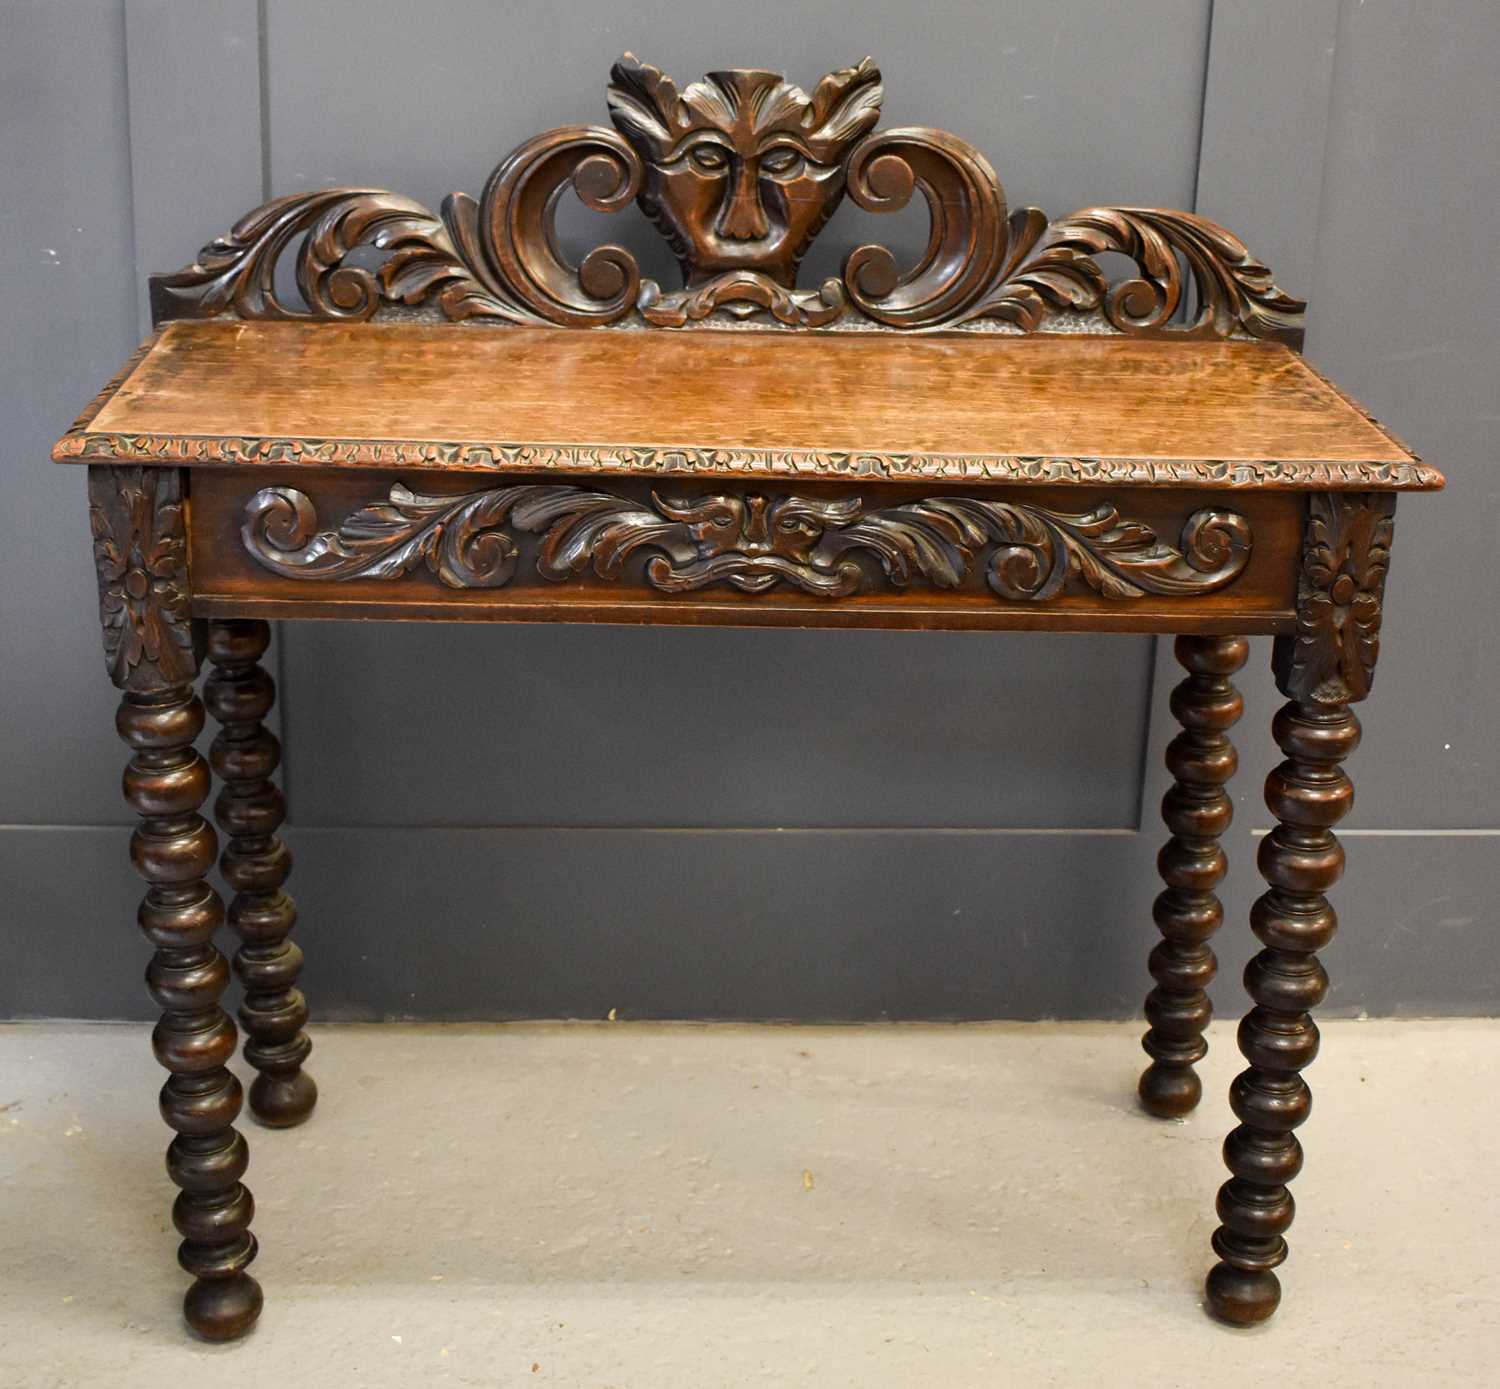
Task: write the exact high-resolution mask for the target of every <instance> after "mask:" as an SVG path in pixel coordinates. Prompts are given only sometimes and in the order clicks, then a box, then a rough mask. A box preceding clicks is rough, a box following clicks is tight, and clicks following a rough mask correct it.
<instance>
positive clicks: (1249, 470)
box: [52, 387, 1443, 491]
mask: <svg viewBox="0 0 1500 1389" xmlns="http://www.w3.org/2000/svg"><path fill="white" fill-rule="evenodd" d="M109 389H111V388H108V387H107V388H106V391H108V390H109ZM96 409H97V407H90V412H89V413H86V414H85V416H84V417H83V418H82V419H80V421H79V422H78V424H76V425H74V427H73V428H72V429H71V430H69V432H68V433H67V434H66V435H64V436H63V438H62V439H61V440H60V441H59V442H58V443H57V445H56V446H55V447H54V449H53V451H52V457H53V458H54V459H55V460H57V461H58V462H60V463H67V462H74V461H100V462H136V463H154V464H157V465H163V466H165V465H174V466H175V465H187V466H192V465H195V464H196V465H204V466H216V465H237V464H244V465H254V464H262V463H297V464H304V465H307V466H309V467H315V466H331V467H370V468H448V469H465V468H468V469H474V470H475V471H490V470H495V471H517V472H535V471H557V472H571V473H589V474H603V475H614V476H631V475H636V476H670V475H674V474H682V475H694V476H705V475H708V476H713V475H719V476H724V477H746V478H794V477H803V478H827V477H840V478H869V479H871V480H877V481H885V482H901V481H933V482H937V481H942V482H986V483H989V482H996V483H1001V482H1003V483H1047V484H1054V485H1057V486H1079V487H1085V486H1097V485H1099V484H1101V483H1104V484H1118V485H1124V484H1132V485H1140V486H1152V487H1230V488H1234V487H1244V488H1258V489H1262V490H1272V491H1274V490H1284V491H1309V490H1312V489H1319V490H1323V489H1336V490H1341V489H1350V490H1354V489H1358V490H1367V489H1377V490H1381V491H1386V490H1392V491H1432V490H1434V489H1437V488H1440V487H1442V485H1443V477H1442V474H1441V473H1439V472H1438V470H1437V469H1436V468H1433V467H1431V466H1429V465H1428V464H1425V463H1421V462H1414V463H1403V462H1396V463H1392V462H1373V461H1372V462H1350V461H1345V460H1308V461H1297V462H1285V461H1277V460H1274V459H1272V460H1258V459H1173V458H1057V457H1030V456H1024V455H1019V454H964V455H959V454H900V453H871V452H859V451H850V452H842V451H831V452H825V451H817V450H810V449H749V448H745V449H723V448H707V447H700V446H696V445H691V444H684V445H630V444H519V443H504V442H495V443H478V442H465V443H443V442H434V441H427V440H413V439H377V440H371V439H297V438H273V437H269V436H264V435H256V436H219V435H204V436H196V437H194V436H182V435H156V434H114V433H94V432H91V431H89V430H88V428H87V425H88V422H89V421H90V420H92V418H93V413H94V412H95V411H96Z"/></svg>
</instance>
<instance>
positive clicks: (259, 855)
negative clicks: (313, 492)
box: [203, 620, 318, 1128]
mask: <svg viewBox="0 0 1500 1389" xmlns="http://www.w3.org/2000/svg"><path fill="white" fill-rule="evenodd" d="M270 641H271V629H270V627H269V626H268V625H267V624H266V623H264V622H259V621H255V620H249V621H227V622H225V621H216V622H211V623H210V624H209V628H208V658H209V660H210V661H211V662H212V663H213V667H214V669H213V673H212V674H211V675H210V676H209V678H208V681H207V683H206V684H205V686H204V691H203V695H204V700H205V702H206V703H207V705H208V710H209V713H211V714H212V715H213V717H214V719H215V720H216V721H217V722H218V723H219V725H220V728H219V733H218V735H217V736H216V737H215V738H214V741H213V747H212V749H211V751H210V753H209V757H210V759H211V760H212V763H213V768H214V771H215V772H216V773H217V774H218V775H219V777H220V779H221V780H222V782H223V790H222V791H221V792H220V794H219V798H218V800H217V801H216V802H215V804H214V817H215V819H217V820H218V822H219V828H220V829H221V830H223V832H224V834H225V835H226V837H227V838H226V842H225V845H224V853H223V856H222V857H221V858H220V860H219V868H220V871H221V872H222V873H223V875H224V881H225V883H226V884H228V886H229V887H230V888H231V889H232V890H233V892H234V896H233V898H232V899H231V900H230V903H229V925H230V928H231V929H232V930H233V931H234V932H235V934H236V935H237V936H239V938H240V940H241V942H242V943H241V945H240V948H239V951H238V952H237V953H236V955H235V957H234V970H235V973H236V974H237V975H238V976H239V980H240V983H241V984H242V985H243V986H244V990H245V998H244V1002H243V1004H242V1005H241V1007H240V1022H241V1024H242V1025H243V1026H244V1029H245V1060H247V1061H248V1062H249V1063H250V1064H251V1065H252V1066H254V1067H255V1069H256V1070H257V1071H259V1072H260V1074H259V1075H258V1076H257V1077H256V1079H255V1083H254V1084H253V1085H251V1087H250V1112H251V1113H252V1114H254V1115H255V1117H256V1118H257V1119H259V1120H260V1122H261V1123H263V1124H265V1125H267V1126H268V1127H271V1128H289V1127H291V1126H292V1125H294V1124H300V1123H301V1122H302V1121H303V1120H304V1119H306V1118H307V1117H308V1115H309V1114H311V1113H312V1109H313V1105H314V1104H315V1103H317V1098H318V1087H317V1085H316V1084H314V1082H313V1078H312V1077H311V1076H310V1075H308V1074H307V1072H306V1071H304V1070H303V1069H302V1065H303V1062H305V1061H306V1060H307V1056H308V1053H309V1052H310V1051H311V1050H312V1043H311V1042H310V1041H309V1040H308V1038H307V1034H306V1033H305V1032H304V1031H303V1030H302V1029H303V1027H304V1026H305V1025H306V1023H307V1001H306V999H304V998H303V996H302V993H301V991H300V990H299V989H298V988H297V987H296V984H297V976H298V975H299V974H300V973H301V972H302V951H301V948H300V947H299V946H298V945H297V944H296V943H295V942H294V941H290V940H288V939H287V934H288V933H289V932H290V931H291V929H292V927H293V926H295V925H296V924H297V908H296V904H295V903H294V902H293V901H292V899H291V897H290V896H288V894H287V893H286V892H285V891H283V890H282V884H283V883H285V882H286V879H287V875H288V874H289V873H290V872H291V870H292V855H291V851H290V850H289V849H288V848H287V847H286V845H285V844H283V843H282V841H281V839H280V837H279V836H278V835H277V833H276V831H277V829H278V827H279V826H280V825H281V822H282V821H283V820H284V819H285V818H286V810H285V807H284V805H283V803H282V799H281V791H280V789H279V788H278V787H277V785H276V783H275V782H274V781H272V780H271V778H272V776H273V775H274V774H275V772H276V768H277V766H278V765H279V764H280V762H281V744H280V742H278V741H277V738H276V735H275V734H274V733H272V732H271V730H270V729H268V728H267V727H266V726H265V722H264V720H265V717H266V715H267V714H269V713H270V712H271V706H272V704H273V703H274V702H275V699H276V685H275V682H274V681H273V680H272V679H271V675H270V672H269V671H267V670H266V669H265V668H264V667H263V666H262V665H261V664H260V658H261V657H262V656H264V655H265V653H266V648H267V647H268V646H269V645H270Z"/></svg>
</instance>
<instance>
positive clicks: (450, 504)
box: [240, 483, 1252, 603]
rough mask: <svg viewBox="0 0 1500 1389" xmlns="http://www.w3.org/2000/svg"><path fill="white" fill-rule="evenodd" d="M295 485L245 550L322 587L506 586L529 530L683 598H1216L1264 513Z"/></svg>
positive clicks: (250, 523)
mask: <svg viewBox="0 0 1500 1389" xmlns="http://www.w3.org/2000/svg"><path fill="white" fill-rule="evenodd" d="M317 526H318V518H317V513H316V509H315V507H314V504H313V502H312V500H311V499H310V498H309V497H308V496H307V495H306V494H305V493H303V492H300V491H298V490H296V489H295V488H291V487H285V486H275V487H266V488H262V489H261V490H260V491H258V492H256V493H255V494H254V495H253V496H252V497H251V498H250V500H249V501H248V503H247V504H246V506H245V510H244V516H243V521H242V525H241V532H240V534H241V539H242V542H243V545H244V547H245V550H246V552H247V553H248V554H250V555H251V556H252V557H253V558H254V559H255V560H256V561H257V563H259V564H260V565H262V566H263V567H264V568H266V569H269V570H271V571H272V572H274V573H277V574H281V575H285V576H287V577H291V578H297V579H308V580H347V579H399V578H403V577H405V576H407V575H409V574H412V573H413V572H414V571H418V570H421V569H425V570H427V571H428V572H429V573H430V574H432V575H434V576H435V577H436V578H437V579H438V580H440V581H441V582H442V583H443V584H445V585H447V586H448V587H450V588H459V589H464V588H471V589H472V588H498V587H502V586H504V585H506V584H508V583H509V582H510V581H511V579H512V578H513V577H514V576H515V574H516V571H517V566H518V564H520V563H521V560H522V549H521V545H520V539H521V537H523V536H531V537H535V538H536V544H535V558H534V564H535V568H536V572H537V573H538V574H539V575H540V576H541V577H542V578H543V579H547V580H552V581H556V582H567V581H569V580H572V579H576V578H578V577H580V576H583V575H586V574H587V575H592V576H594V577H595V578H596V579H600V580H605V581H618V580H621V579H622V578H627V579H628V578H629V577H630V574H629V573H628V572H627V565H628V563H629V561H631V560H632V558H633V557H635V556H637V555H639V556H641V558H642V560H643V565H642V567H641V568H640V570H639V574H638V578H637V580H636V581H638V582H643V583H644V584H645V585H647V586H648V587H650V588H652V589H654V590H656V591H657V592H660V593H665V594H681V593H690V592H694V591H696V590H699V589H703V588H709V587H715V586H723V587H728V588H732V589H736V590H738V591H739V592H741V593H747V594H760V593H766V592H769V591H771V590H773V589H777V588H781V587H783V586H785V587H787V588H791V589H795V590H798V591H800V592H802V593H808V594H813V595H816V596H818V597H822V598H828V599H837V598H842V597H846V596H848V595H851V594H855V593H860V592H866V591H869V590H871V589H873V588H876V587H878V586H881V585H884V586H887V587H889V588H895V589H904V588H906V587H907V586H908V585H911V584H926V585H929V586H931V587H933V588H937V589H954V588H958V587H960V586H962V585H964V584H965V583H967V582H969V581H970V579H971V577H973V576H976V575H982V578H983V582H984V583H985V584H986V585H988V588H989V589H990V590H991V591H992V592H993V593H994V594H995V595H997V596H998V597H1000V598H1002V599H1005V600H1008V601H1012V602H1036V603H1043V602H1046V601H1047V600H1049V599H1051V598H1054V597H1056V596H1057V595H1059V594H1061V593H1062V592H1064V591H1065V589H1066V588H1068V586H1069V585H1073V586H1074V587H1081V588H1083V589H1086V590H1090V591H1092V592H1093V593H1095V594H1098V595H1099V596H1101V597H1103V598H1106V599H1121V600H1129V599H1136V598H1142V597H1145V596H1146V595H1148V594H1152V595H1157V596H1161V597H1178V596H1180V597H1189V596H1193V595H1201V594H1205V593H1211V592H1214V591H1215V590H1217V589H1221V588H1223V587H1225V586H1226V585H1228V584H1229V583H1231V582H1233V580H1234V579H1235V578H1236V577H1237V576H1238V575H1239V574H1240V573H1241V571H1242V570H1243V569H1244V567H1245V565H1246V563H1247V561H1248V559H1249V556H1250V549H1251V544H1252V536H1251V530H1250V524H1249V522H1248V521H1247V520H1246V519H1245V517H1243V516H1241V515H1239V514H1238V513H1236V512H1233V511H1228V510H1199V511H1196V512H1194V513H1193V514H1192V515H1191V516H1189V517H1188V518H1187V520H1186V522H1185V524H1184V525H1183V527H1182V531H1181V535H1180V537H1177V544H1176V545H1173V544H1170V543H1168V542H1167V541H1165V540H1163V539H1162V538H1160V537H1159V536H1158V535H1157V534H1156V532H1155V531H1154V530H1153V529H1152V528H1151V527H1150V526H1148V525H1146V524H1144V523H1143V522H1141V521H1136V520H1132V519H1130V518H1128V517H1125V516H1122V515H1121V514H1120V512H1119V511H1118V510H1117V508H1116V507H1115V506H1114V505H1112V504H1110V503H1108V502H1102V503H1100V504H1098V505H1096V506H1095V507H1093V508H1092V509H1090V510H1086V511H1081V512H1066V511H1059V510H1054V509H1051V508H1048V507H1044V506H1040V505H1036V504H1033V503H1029V502H1019V501H1005V500H990V499H982V498H974V497H961V496H940V497H928V498H924V499H921V500H918V501H912V502H904V503H900V504H896V505H890V506H881V507H876V508H873V509H866V506H865V503H864V501H863V499H862V498H860V497H857V496H854V497H851V496H846V497H837V496H827V495H803V494H798V493H761V492H743V493H720V494H708V495H699V496H691V497H673V496H670V495H666V494H662V493H657V492H652V493H650V494H649V499H641V498H635V497H629V496H621V495H616V494H614V493H610V492H602V491H596V490H593V489H590V488H586V487H578V486H571V485H554V484H520V485H515V486H508V487H491V488H485V489H482V490H478V491H472V492H464V493H458V494H446V495H441V496H427V495H423V494H421V493H417V492H414V491H412V490H410V489H409V488H407V487H406V486H404V485H402V484H400V483H397V484H395V485H393V486H392V487H391V488H390V490H389V494H388V496H387V497H386V498H385V499H384V500H382V501H379V502H375V503H373V504H371V505H368V506H364V507H362V508H360V509H358V510H356V511H354V512H353V513H352V514H350V515H349V516H348V517H346V519H345V520H344V521H343V522H342V523H341V524H340V525H339V526H338V528H337V529H335V530H323V531H319V530H318V528H317Z"/></svg>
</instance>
